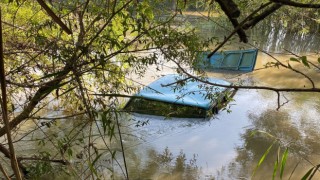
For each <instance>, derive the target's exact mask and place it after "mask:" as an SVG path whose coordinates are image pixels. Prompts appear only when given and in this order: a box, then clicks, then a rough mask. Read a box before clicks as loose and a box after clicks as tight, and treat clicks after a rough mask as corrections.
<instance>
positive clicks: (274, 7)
mask: <svg viewBox="0 0 320 180" xmlns="http://www.w3.org/2000/svg"><path fill="white" fill-rule="evenodd" d="M281 7H282V4H280V3H275V4H273V5H272V6H271V7H269V8H268V9H266V10H265V11H263V12H262V13H261V14H259V15H257V16H255V17H253V18H251V19H250V20H248V22H246V23H245V24H244V25H243V29H244V30H247V29H249V28H252V27H253V26H255V25H256V24H257V23H258V22H260V21H261V20H263V19H264V18H266V17H267V16H269V15H270V14H272V13H274V12H275V11H277V10H278V9H280V8H281Z"/></svg>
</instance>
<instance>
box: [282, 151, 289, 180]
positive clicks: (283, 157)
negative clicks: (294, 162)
mask: <svg viewBox="0 0 320 180" xmlns="http://www.w3.org/2000/svg"><path fill="white" fill-rule="evenodd" d="M288 152H289V149H288V148H287V149H286V150H285V151H284V153H283V155H282V159H281V167H280V179H282V176H283V171H284V167H285V166H286V162H287V157H288Z"/></svg>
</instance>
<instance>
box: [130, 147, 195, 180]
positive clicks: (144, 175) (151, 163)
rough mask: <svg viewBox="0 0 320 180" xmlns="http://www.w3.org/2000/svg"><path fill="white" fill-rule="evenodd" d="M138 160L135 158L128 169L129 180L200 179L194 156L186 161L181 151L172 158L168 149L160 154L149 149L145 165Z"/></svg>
mask: <svg viewBox="0 0 320 180" xmlns="http://www.w3.org/2000/svg"><path fill="white" fill-rule="evenodd" d="M140 160H141V159H139V157H135V160H134V161H135V162H133V163H134V164H133V166H132V167H131V168H129V174H130V179H171V180H180V179H186V180H195V179H199V178H200V168H199V167H198V166H197V164H196V161H197V159H196V155H194V156H193V158H191V159H190V160H187V159H186V155H185V153H183V151H180V154H179V155H177V156H174V155H173V154H172V153H171V152H170V150H169V148H168V147H167V148H165V149H164V150H163V152H162V153H158V152H157V151H155V150H154V149H150V150H148V153H147V160H146V163H144V164H143V165H142V164H141V162H140ZM137 165H138V166H140V167H137Z"/></svg>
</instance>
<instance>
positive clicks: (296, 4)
mask: <svg viewBox="0 0 320 180" xmlns="http://www.w3.org/2000/svg"><path fill="white" fill-rule="evenodd" d="M270 1H271V2H275V3H281V4H283V5H288V6H293V7H299V8H320V4H304V3H299V2H294V1H291V0H270Z"/></svg>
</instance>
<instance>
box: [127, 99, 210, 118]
mask: <svg viewBox="0 0 320 180" xmlns="http://www.w3.org/2000/svg"><path fill="white" fill-rule="evenodd" d="M124 110H125V111H127V112H135V113H140V114H150V115H157V116H165V117H183V118H204V117H206V115H207V111H206V110H205V109H202V108H199V107H193V106H186V105H180V104H173V103H166V102H160V101H155V100H149V99H144V98H132V99H131V100H130V101H129V102H128V104H127V105H126V106H125V108H124Z"/></svg>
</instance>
